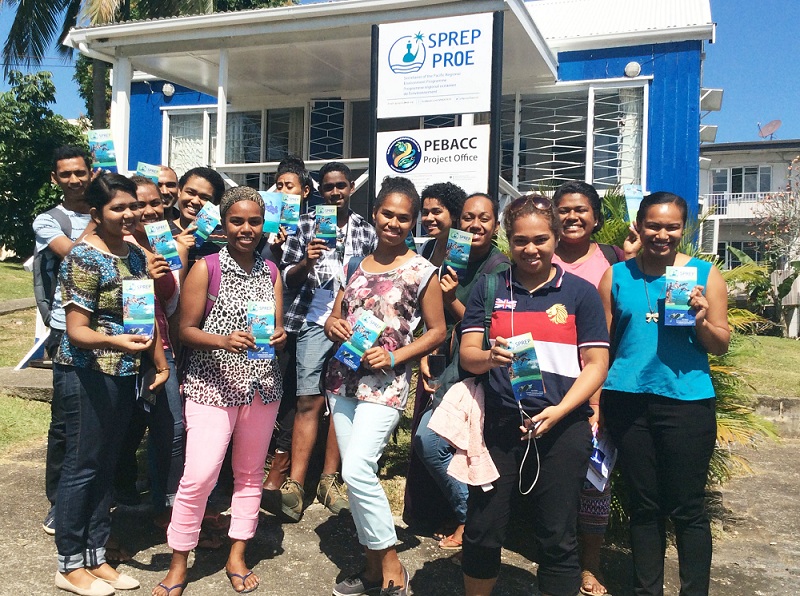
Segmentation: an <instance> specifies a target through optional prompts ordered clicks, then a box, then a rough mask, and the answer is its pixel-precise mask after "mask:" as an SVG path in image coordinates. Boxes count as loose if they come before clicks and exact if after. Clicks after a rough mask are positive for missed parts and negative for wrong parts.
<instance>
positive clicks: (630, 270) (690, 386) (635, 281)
mask: <svg viewBox="0 0 800 596" xmlns="http://www.w3.org/2000/svg"><path fill="white" fill-rule="evenodd" d="M686 266H687V267H696V268H697V283H698V285H701V286H706V283H707V281H708V274H709V272H710V271H711V267H712V265H711V263H709V262H708V261H703V260H701V259H696V258H692V259H690V260H689V262H688V263H686ZM611 270H612V272H613V277H612V282H611V298H612V300H613V307H612V308H613V315H614V329H612V333H613V336H612V338H611V349H612V364H611V367H610V369H609V371H608V378H607V379H606V382H605V385H604V388H605V389H611V390H613V391H623V392H626V393H653V394H656V395H660V396H662V397H670V398H673V399H680V400H687V401H689V400H697V399H707V398H709V397H714V387H713V385H712V384H711V376H710V372H709V366H708V353H707V352H706V349H705V348H704V347H703V344H701V343H700V340H699V339H698V338H697V333H696V330H695V328H694V327H667V326H665V325H664V320H665V316H664V300H665V296H666V289H665V286H666V281H665V276H663V275H662V276H660V277H650V276H644V275H643V274H642V272H641V271H640V270H639V267H638V265H637V264H636V259H631V260H629V261H625V262H622V263H617V264H615V265H613V266H612V269H611ZM643 280H644V281H643ZM645 283H646V284H647V291H648V292H649V296H650V303H651V304H652V305H655V304H656V302H657V303H658V313H659V320H658V323H652V322H651V323H648V322H647V317H646V315H647V313H648V312H649V310H648V304H647V296H646V295H645Z"/></svg>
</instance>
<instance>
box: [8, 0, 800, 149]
mask: <svg viewBox="0 0 800 596" xmlns="http://www.w3.org/2000/svg"><path fill="white" fill-rule="evenodd" d="M308 1H309V0H306V1H305V2H303V3H306V2H308ZM597 1H598V2H600V1H602V0H597ZM13 13H14V11H12V10H9V8H8V4H7V3H3V4H2V8H0V40H2V42H3V43H4V42H5V39H6V36H7V35H8V29H9V27H10V26H11V20H12V18H13ZM711 16H712V18H713V19H714V21H715V22H716V23H717V35H716V42H715V43H713V44H712V43H706V45H705V50H706V60H705V64H704V67H703V86H704V87H712V88H722V89H724V95H723V100H722V110H721V111H719V112H712V113H710V114H708V115H707V116H706V117H705V118H704V119H703V123H704V124H715V125H717V127H718V129H717V142H718V143H724V142H733V141H757V140H758V139H759V136H758V126H757V123H759V122H760V123H761V124H762V125H764V124H766V123H767V122H770V121H772V120H781V121H782V126H781V127H780V128H779V129H778V130H777V132H776V133H775V135H774V138H775V139H800V106H798V103H800V42H798V39H799V38H800V37H798V34H797V30H796V28H797V24H798V23H800V0H711ZM55 56H56V52H55V48H54V49H53V50H52V51H51V52H49V53H48V59H47V60H46V61H45V62H44V65H43V68H42V69H43V70H50V71H52V72H53V80H54V82H55V84H56V105H55V106H54V110H55V111H56V112H57V113H59V114H61V115H63V116H65V117H67V118H75V117H77V116H79V115H80V114H82V113H84V112H85V106H84V104H83V100H81V98H80V97H79V96H78V88H77V85H76V84H75V82H74V81H73V80H72V75H73V72H74V70H73V68H72V66H71V64H69V63H64V62H63V61H61V60H60V59H58V58H56V57H55ZM7 88H8V86H7V85H6V84H5V83H1V84H0V91H5V90H7Z"/></svg>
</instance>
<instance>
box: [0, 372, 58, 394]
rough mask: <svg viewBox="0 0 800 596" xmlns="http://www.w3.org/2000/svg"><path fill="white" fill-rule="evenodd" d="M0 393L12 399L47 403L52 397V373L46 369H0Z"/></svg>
mask: <svg viewBox="0 0 800 596" xmlns="http://www.w3.org/2000/svg"><path fill="white" fill-rule="evenodd" d="M0 392H3V393H6V394H8V395H13V396H14V397H22V398H24V399H33V400H37V401H46V402H49V401H50V400H51V399H52V397H53V371H52V370H50V369H47V368H32V367H29V368H24V369H22V370H14V369H13V368H10V367H2V368H0Z"/></svg>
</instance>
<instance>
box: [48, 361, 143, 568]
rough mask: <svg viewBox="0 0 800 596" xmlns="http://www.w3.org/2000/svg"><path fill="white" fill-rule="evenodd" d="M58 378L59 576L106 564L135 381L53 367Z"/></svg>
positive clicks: (57, 518)
mask: <svg viewBox="0 0 800 596" xmlns="http://www.w3.org/2000/svg"><path fill="white" fill-rule="evenodd" d="M54 369H57V370H58V373H59V374H61V375H62V379H63V389H64V393H63V395H62V398H63V399H62V405H63V412H64V421H65V425H66V452H65V455H64V464H63V467H62V469H61V480H60V482H59V484H58V499H57V500H56V511H55V518H56V524H55V525H56V548H57V549H58V570H59V571H60V572H62V573H66V572H69V571H72V570H74V569H79V568H81V567H94V566H97V565H100V564H102V563H104V562H105V545H106V542H107V541H108V537H109V535H110V534H111V513H110V507H111V485H112V481H113V478H114V468H115V467H116V464H117V455H118V454H119V448H120V445H121V443H122V438H123V435H124V432H123V431H122V429H125V428H126V427H127V426H128V422H129V421H130V417H131V412H132V410H133V404H134V395H135V388H134V377H133V376H126V377H115V376H111V375H106V374H103V373H101V372H97V371H94V370H90V369H88V368H76V367H73V366H64V365H61V364H56V365H54Z"/></svg>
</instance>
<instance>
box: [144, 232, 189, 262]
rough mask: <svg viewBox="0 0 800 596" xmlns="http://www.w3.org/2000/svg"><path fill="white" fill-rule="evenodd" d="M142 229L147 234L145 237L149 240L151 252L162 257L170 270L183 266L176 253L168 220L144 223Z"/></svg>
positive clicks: (176, 249)
mask: <svg viewBox="0 0 800 596" xmlns="http://www.w3.org/2000/svg"><path fill="white" fill-rule="evenodd" d="M144 231H145V233H146V234H147V239H148V240H149V241H150V246H151V247H152V249H153V252H154V253H156V254H157V255H161V256H162V257H164V258H165V259H166V260H167V263H169V268H170V269H171V270H172V271H175V270H176V269H181V268H182V267H183V264H182V263H181V258H180V256H179V255H178V245H177V244H176V243H175V239H174V238H173V237H172V232H171V231H170V229H169V223H168V222H166V221H155V222H153V223H149V224H145V226H144Z"/></svg>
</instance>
